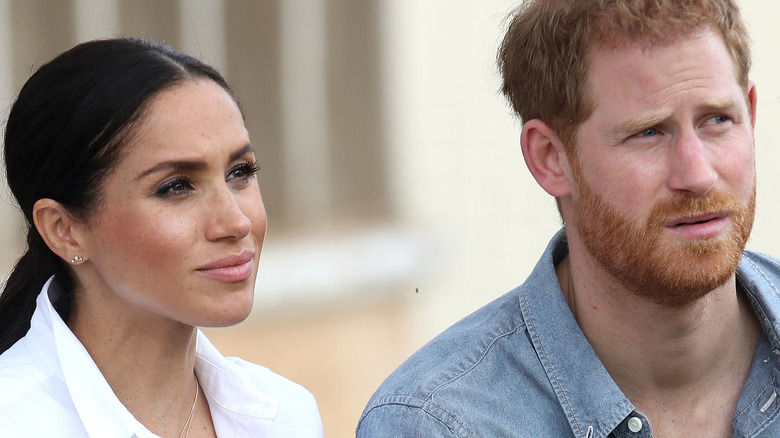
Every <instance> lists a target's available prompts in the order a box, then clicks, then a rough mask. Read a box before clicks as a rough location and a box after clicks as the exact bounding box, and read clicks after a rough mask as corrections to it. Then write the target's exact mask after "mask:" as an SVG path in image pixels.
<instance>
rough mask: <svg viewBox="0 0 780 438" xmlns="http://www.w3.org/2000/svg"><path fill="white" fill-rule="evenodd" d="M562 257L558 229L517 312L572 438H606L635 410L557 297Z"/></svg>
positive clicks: (563, 249)
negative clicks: (524, 323)
mask: <svg viewBox="0 0 780 438" xmlns="http://www.w3.org/2000/svg"><path fill="white" fill-rule="evenodd" d="M568 252H569V248H568V244H567V243H566V235H565V233H564V230H560V231H559V232H558V233H557V234H556V235H555V237H554V238H553V239H552V240H551V241H550V243H549V245H548V246H547V249H546V250H545V252H544V254H543V255H542V258H541V260H540V261H539V263H538V264H537V265H536V267H535V268H534V271H533V273H532V274H531V275H530V276H529V277H528V281H526V283H525V284H524V285H523V287H522V289H521V290H520V311H521V312H522V314H523V318H524V319H525V322H526V325H527V327H528V334H529V336H530V338H531V342H532V343H533V345H534V348H535V349H536V352H537V354H538V356H539V360H540V361H541V363H542V366H543V367H544V370H545V372H546V373H547V377H548V378H549V380H550V383H551V384H552V387H553V389H554V390H555V395H556V396H557V397H558V401H559V402H560V404H561V407H562V408H563V410H564V412H565V413H566V417H567V418H568V420H569V425H570V426H571V429H572V431H573V432H574V434H575V436H578V437H585V436H588V437H598V436H607V435H609V434H610V433H611V432H612V431H613V430H614V429H615V428H616V427H617V426H618V425H619V424H620V423H621V422H622V421H623V420H624V419H625V418H626V417H627V416H628V415H629V414H631V413H632V412H633V411H634V410H635V408H634V406H633V405H632V404H631V402H630V401H628V399H627V398H626V396H625V395H624V394H623V392H622V391H621V390H620V388H618V386H617V384H616V383H615V382H614V380H612V377H611V376H610V375H609V373H608V372H607V370H606V368H604V365H603V364H602V363H601V361H600V360H599V358H598V356H596V352H595V351H593V348H592V347H591V345H590V343H589V342H588V340H587V338H585V335H584V334H583V333H582V330H580V327H579V325H577V321H576V320H575V319H574V315H572V313H571V310H570V309H569V306H568V304H567V303H566V300H565V299H564V297H563V291H562V290H561V287H560V284H559V282H558V277H557V276H556V273H555V265H556V264H557V263H559V262H560V261H561V260H562V259H563V258H564V257H565V256H566V255H567V254H568Z"/></svg>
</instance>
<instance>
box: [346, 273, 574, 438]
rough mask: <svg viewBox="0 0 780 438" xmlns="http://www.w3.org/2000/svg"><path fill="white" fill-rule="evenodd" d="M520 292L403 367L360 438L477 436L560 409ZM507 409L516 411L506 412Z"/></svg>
mask: <svg viewBox="0 0 780 438" xmlns="http://www.w3.org/2000/svg"><path fill="white" fill-rule="evenodd" d="M521 288H522V286H521V287H520V288H518V289H515V290H513V291H511V292H509V293H507V294H505V295H503V296H501V297H499V298H498V299H496V300H494V301H492V302H491V303H489V304H487V305H486V306H484V307H482V308H481V309H479V310H477V311H476V312H474V313H472V314H471V315H469V316H467V317H466V318H464V319H462V320H461V321H459V322H457V323H456V324H454V325H453V326H452V327H450V328H448V329H447V330H445V331H444V332H442V333H441V334H440V335H438V336H437V337H436V338H434V339H433V340H432V341H430V342H429V343H428V344H426V345H425V346H423V347H422V348H421V349H420V350H419V351H417V352H416V353H415V354H414V355H412V356H411V357H410V358H409V359H408V360H407V361H406V362H404V363H403V364H402V365H401V366H400V367H399V368H398V369H397V370H396V371H395V372H394V373H393V374H391V375H390V377H388V378H387V379H386V380H385V381H384V383H382V385H381V386H380V387H379V389H378V390H377V391H376V393H375V394H374V396H373V397H372V398H371V400H370V401H369V403H368V405H367V406H366V409H365V410H364V412H363V415H362V416H361V420H360V423H359V424H358V436H360V437H378V436H398V435H394V432H393V433H390V434H389V435H387V434H386V433H388V432H389V431H395V432H397V431H398V428H402V429H403V428H410V427H411V428H413V429H417V430H426V431H428V432H426V433H425V434H421V433H416V434H412V435H409V436H480V431H483V430H485V429H484V428H486V427H487V426H486V424H491V425H492V427H499V428H501V427H506V426H510V425H512V424H516V421H521V422H522V421H523V418H520V417H523V416H524V415H526V414H527V415H529V416H530V415H532V413H533V412H537V413H538V412H539V411H538V410H539V409H544V410H547V411H551V410H556V409H559V405H558V403H557V401H556V399H555V395H554V393H553V391H552V388H551V387H550V383H549V380H548V379H547V377H546V374H545V371H544V369H543V368H542V366H541V364H540V362H539V358H538V356H537V355H536V352H535V350H534V348H533V344H532V342H531V340H530V338H529V335H528V332H527V330H526V325H525V321H524V320H523V316H522V313H521V310H520V303H519V294H520V293H521ZM529 382H530V384H529ZM510 405H511V406H513V408H516V409H517V410H514V411H513V412H511V413H509V412H508V410H507V409H506V406H510ZM523 407H526V408H527V409H522V408H523ZM502 416H509V417H513V419H509V418H506V419H505V418H502ZM537 417H538V416H537ZM377 431H384V432H382V433H379V432H377ZM383 433H384V434H383Z"/></svg>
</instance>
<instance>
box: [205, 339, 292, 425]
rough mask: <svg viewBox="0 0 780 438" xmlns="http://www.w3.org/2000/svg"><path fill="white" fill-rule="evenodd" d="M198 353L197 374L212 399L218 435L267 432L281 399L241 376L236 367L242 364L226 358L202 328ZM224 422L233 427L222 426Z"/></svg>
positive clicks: (209, 398)
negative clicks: (271, 395)
mask: <svg viewBox="0 0 780 438" xmlns="http://www.w3.org/2000/svg"><path fill="white" fill-rule="evenodd" d="M195 355H196V359H195V374H196V375H197V376H198V381H199V382H200V384H201V387H202V388H203V392H204V393H205V394H206V397H207V398H208V400H209V406H210V408H211V415H212V419H213V421H214V426H215V428H217V435H220V436H266V435H268V434H269V430H270V427H271V423H272V422H273V420H274V419H275V418H276V415H277V413H278V412H279V402H278V401H276V400H274V399H271V398H270V397H268V396H267V395H266V394H265V393H263V392H262V391H261V388H257V387H256V386H254V385H253V384H252V383H253V382H248V381H246V380H245V379H244V378H242V377H241V374H240V373H239V372H238V371H237V370H236V367H237V366H239V365H238V364H237V363H236V362H234V361H233V360H231V359H228V358H225V357H224V356H223V355H222V354H221V353H220V352H219V351H218V350H217V349H216V348H215V347H214V345H213V344H212V343H211V342H210V341H209V340H208V338H206V336H205V335H204V334H203V333H202V332H201V331H200V330H198V337H197V345H196V347H195ZM218 425H219V426H218ZM221 425H225V426H230V430H220V429H221ZM241 431H244V432H243V433H241ZM249 432H251V433H249Z"/></svg>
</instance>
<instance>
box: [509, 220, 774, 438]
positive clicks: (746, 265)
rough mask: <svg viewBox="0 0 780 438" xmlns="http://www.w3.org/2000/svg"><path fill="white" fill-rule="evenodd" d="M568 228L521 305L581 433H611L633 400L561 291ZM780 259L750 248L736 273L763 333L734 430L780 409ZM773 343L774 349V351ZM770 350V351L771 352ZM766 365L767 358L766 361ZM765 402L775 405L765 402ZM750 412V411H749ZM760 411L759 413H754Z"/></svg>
mask: <svg viewBox="0 0 780 438" xmlns="http://www.w3.org/2000/svg"><path fill="white" fill-rule="evenodd" d="M568 251H569V250H568V245H567V242H566V236H565V232H564V230H561V231H559V232H558V233H557V234H556V235H555V237H554V238H553V239H552V240H551V241H550V244H549V245H548V246H547V249H546V251H545V252H544V254H543V255H542V258H541V259H540V260H539V262H538V264H537V265H536V267H535V268H534V271H533V273H532V274H531V276H529V279H528V281H527V282H526V283H525V284H524V285H523V287H522V289H521V291H520V308H521V312H522V313H523V317H524V319H525V321H526V325H527V327H528V332H529V335H530V338H531V341H532V343H533V344H534V347H535V348H536V350H537V353H538V356H539V359H540V361H541V363H542V366H543V367H544V369H545V372H546V373H547V376H548V378H549V379H550V383H551V384H552V386H553V389H554V391H555V394H556V397H557V398H558V401H559V402H560V404H561V407H562V408H563V410H564V411H565V412H566V416H567V419H568V420H569V424H570V426H571V428H572V430H573V431H574V432H575V435H576V436H586V434H587V430H588V428H589V427H591V426H592V427H593V433H592V434H589V435H587V436H594V437H598V436H607V435H609V433H611V432H612V431H613V430H614V429H615V428H616V427H617V426H618V425H619V424H620V423H621V422H623V421H624V420H625V419H626V417H628V416H629V415H630V414H631V413H632V412H633V411H635V407H634V406H633V405H632V404H631V402H630V401H629V400H628V399H627V398H626V396H625V395H624V394H623V392H622V391H621V390H620V388H618V386H617V384H616V383H615V382H614V380H612V378H611V376H610V375H609V373H608V372H607V370H606V368H604V365H603V364H602V363H601V360H600V359H599V358H598V356H596V353H595V351H593V348H592V347H591V345H590V343H589V342H588V340H587V338H585V335H584V334H583V333H582V330H581V329H580V328H579V326H578V325H577V322H576V320H575V319H574V316H573V315H572V313H571V310H570V309H569V306H568V304H567V303H566V300H565V299H564V297H563V291H562V290H561V287H560V283H559V281H558V277H557V275H556V273H555V265H556V264H557V263H559V262H560V261H561V260H562V259H563V258H564V257H565V256H566V255H567V254H568ZM778 264H780V261H778V260H777V259H775V258H772V257H769V256H765V255H763V254H758V253H754V252H751V251H746V252H745V254H744V256H743V257H742V259H741V260H740V263H739V265H738V267H737V274H736V275H737V279H738V281H739V283H740V284H741V286H742V287H743V289H744V291H745V292H746V294H747V296H748V298H749V300H750V302H751V305H752V306H753V309H754V311H755V312H756V316H757V317H758V319H759V321H760V322H761V325H762V332H763V335H764V336H766V338H767V339H768V340H769V344H771V346H767V345H765V344H760V345H759V348H758V350H757V352H756V357H755V359H754V364H753V366H752V367H751V370H750V374H749V376H748V379H747V382H746V383H745V387H744V388H743V392H742V394H741V396H740V400H739V403H738V405H737V415H736V417H735V431H736V430H742V431H751V432H749V433H747V434H746V435H745V436H750V433H753V432H755V431H757V430H761V429H762V428H763V427H766V425H767V424H768V423H770V422H772V421H773V420H774V419H775V418H776V417H777V415H778V412H779V411H780V402H778V403H779V404H777V405H774V406H773V405H771V401H772V400H775V398H776V397H778V396H779V395H780V371H778V370H780V335H778V333H780V289H778V286H777V285H778V284H780V272H779V271H778ZM770 349H771V350H772V354H770V353H769V350H770ZM770 356H771V357H770ZM762 364H766V365H769V366H768V367H767V366H763V365H762ZM767 406H769V407H771V409H765V408H766V407H767ZM748 411H750V415H746V414H747V413H748ZM754 411H755V412H754Z"/></svg>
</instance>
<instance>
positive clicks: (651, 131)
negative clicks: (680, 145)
mask: <svg viewBox="0 0 780 438" xmlns="http://www.w3.org/2000/svg"><path fill="white" fill-rule="evenodd" d="M657 134H658V130H657V129H655V128H648V129H645V130H644V131H641V132H639V133H638V134H637V135H636V136H637V137H652V136H654V135H657Z"/></svg>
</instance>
